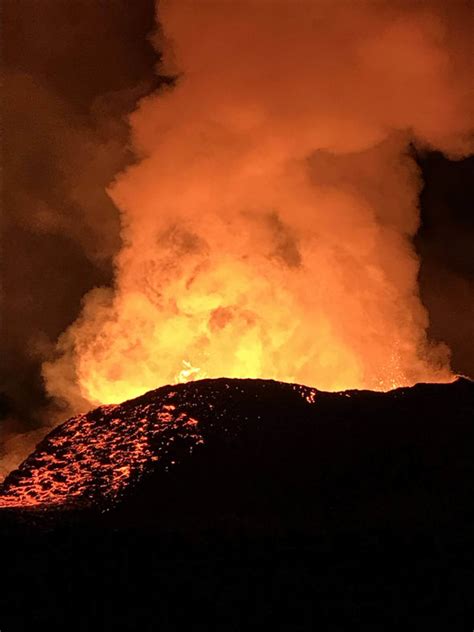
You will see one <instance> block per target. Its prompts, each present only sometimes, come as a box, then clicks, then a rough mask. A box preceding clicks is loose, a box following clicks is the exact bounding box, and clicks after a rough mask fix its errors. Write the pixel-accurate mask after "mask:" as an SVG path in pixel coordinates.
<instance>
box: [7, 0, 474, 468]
mask: <svg viewBox="0 0 474 632" xmlns="http://www.w3.org/2000/svg"><path fill="white" fill-rule="evenodd" d="M38 5H39V3H38ZM17 6H18V7H20V8H19V9H18V13H17V14H16V15H17V16H18V15H22V16H25V15H29V16H30V14H29V10H30V9H29V8H30V6H31V3H27V2H19V3H15V4H13V3H11V5H9V4H8V3H7V8H8V10H9V11H10V12H13V13H12V15H15V7H17ZM41 7H42V8H41V11H40V9H39V8H33V13H34V15H33V19H26V20H25V19H24V18H23V22H22V24H23V26H22V28H21V29H17V28H16V24H17V22H18V17H15V18H11V24H12V27H11V30H12V35H11V37H13V40H12V44H11V48H12V50H14V51H16V53H15V54H16V55H17V56H18V57H19V58H17V59H16V60H14V63H13V64H12V63H10V65H9V72H10V74H11V76H12V77H13V79H12V86H13V87H14V88H13V89H12V95H13V106H12V107H11V110H12V117H13V119H14V122H13V124H12V129H13V130H14V132H13V134H14V135H15V136H16V138H14V140H13V143H12V146H15V145H16V144H18V145H19V147H20V148H22V150H21V152H20V153H19V154H18V152H16V148H15V151H13V150H12V152H11V154H10V155H6V161H5V162H6V164H7V166H8V164H12V165H18V167H15V169H18V171H15V172H14V177H13V176H12V177H11V178H10V180H11V181H12V182H14V186H13V189H14V198H15V201H14V203H12V204H11V205H10V206H9V209H10V210H7V215H8V214H10V215H11V220H9V221H10V223H11V225H12V228H10V229H9V231H10V232H8V234H7V231H4V237H3V241H4V243H5V247H6V248H10V250H9V252H8V256H6V257H5V261H6V262H7V263H8V266H7V267H8V271H7V272H6V274H5V278H6V280H7V283H6V284H5V288H6V294H8V297H7V298H5V300H4V302H5V304H8V314H9V315H8V319H9V320H8V322H9V328H10V331H11V332H13V334H9V335H8V336H6V335H5V336H3V338H4V340H5V344H8V345H10V347H9V350H8V353H7V355H5V358H7V360H6V368H7V369H9V370H7V371H5V374H6V375H7V376H9V377H8V379H9V382H8V385H7V387H6V389H5V390H6V391H7V392H8V396H9V401H15V406H16V407H17V409H18V406H20V404H19V402H21V400H22V397H24V393H25V392H28V393H29V394H30V395H28V397H27V398H26V400H27V403H26V407H25V409H27V410H26V412H25V414H24V415H23V414H22V421H21V423H20V424H17V425H16V426H15V428H16V430H18V429H21V430H23V431H24V430H26V429H28V427H29V425H35V424H38V423H39V421H38V417H37V413H36V411H37V407H36V402H39V401H43V391H42V383H41V377H40V373H39V366H40V364H41V363H43V369H42V370H43V376H44V378H45V380H46V385H47V390H48V393H49V396H50V397H51V398H53V401H54V402H55V403H56V406H60V407H62V409H63V410H67V411H68V412H71V413H72V412H75V411H78V410H84V409H86V408H88V407H90V406H91V405H92V404H93V403H96V402H106V401H114V400H117V401H120V400H123V399H125V398H126V397H128V396H133V395H134V394H139V393H141V392H143V391H145V390H147V389H148V388H155V387H156V386H158V385H160V384H161V383H166V382H170V381H178V380H179V379H180V377H181V376H180V367H181V366H182V363H183V362H185V363H186V364H185V365H184V366H186V367H188V368H187V369H186V370H188V371H191V372H192V374H193V375H196V376H197V377H199V376H202V375H203V374H208V375H211V376H212V375H214V374H215V375H221V374H225V375H230V376H232V375H236V374H237V375H240V374H244V375H246V376H252V375H256V376H259V375H263V376H265V377H277V378H279V379H285V378H286V379H294V380H295V381H302V382H304V381H306V382H310V383H312V384H313V385H315V386H317V387H319V388H337V387H339V386H341V387H350V386H363V387H371V388H376V387H385V388H387V387H390V386H391V385H395V384H399V383H413V381H416V380H418V379H427V380H430V379H447V376H448V375H449V360H448V350H447V348H446V346H444V345H442V344H441V345H440V344H437V343H435V342H433V340H437V341H442V340H445V341H446V342H448V343H450V344H451V345H453V344H454V345H455V348H454V350H453V351H454V355H453V360H454V359H455V360H456V363H454V364H453V368H454V370H456V369H457V366H460V365H462V367H464V366H467V365H469V362H472V360H471V361H470V360H469V359H468V358H467V356H466V357H464V356H462V355H460V353H461V351H460V348H459V347H458V346H457V345H458V344H459V343H460V341H459V340H456V338H455V337H453V335H452V329H451V324H452V323H453V322H455V323H456V324H457V323H458V322H462V323H463V327H462V330H463V331H465V332H468V331H469V327H468V326H467V325H466V323H467V320H466V319H465V317H464V316H462V314H461V312H462V309H463V308H465V307H466V305H467V304H468V303H467V302H468V300H469V299H468V298H467V296H468V295H469V292H470V290H469V287H471V286H470V285H469V284H470V283H471V280H472V277H471V280H469V278H466V276H465V275H464V270H463V271H459V270H458V271H457V272H456V275H457V276H458V278H459V282H458V283H457V284H456V283H453V281H452V279H453V268H452V266H451V265H445V264H444V263H443V262H442V261H441V259H440V258H439V257H434V255H433V252H434V249H435V250H436V247H435V246H433V243H435V242H438V241H439V239H438V238H436V239H433V238H432V237H430V235H429V234H427V233H426V232H425V233H423V234H422V235H421V237H420V239H419V241H418V242H417V248H418V251H419V252H421V254H422V257H423V258H425V257H426V260H425V259H423V261H422V268H421V290H422V292H423V295H422V297H423V300H424V302H425V305H427V306H428V307H429V309H430V314H428V313H427V311H426V309H425V307H424V306H423V304H422V302H421V300H420V295H419V289H420V288H419V286H418V276H419V267H420V261H419V259H418V257H417V252H416V250H415V247H414V244H413V238H414V236H415V234H416V233H417V231H418V230H419V225H420V213H419V195H420V192H421V191H422V188H423V179H422V174H421V172H420V167H419V163H420V162H421V164H422V165H424V164H425V163H424V158H421V161H420V159H419V156H420V155H421V154H422V152H431V151H433V150H438V151H440V152H443V153H444V154H445V155H446V156H447V157H449V158H450V159H452V160H457V161H460V160H461V159H462V158H463V157H464V156H466V155H468V154H469V153H470V152H471V151H472V109H471V100H472V99H471V98H470V91H472V79H471V62H470V60H471V55H472V44H471V37H470V32H471V25H472V13H471V10H470V6H469V3H468V2H462V1H460V2H452V3H445V2H434V1H426V2H417V3H413V2H398V1H395V2H394V1H393V0H392V1H390V2H383V1H380V2H365V1H364V0H360V1H359V2H343V1H341V2H333V1H331V2H326V1H324V0H321V1H314V2H301V3H300V2H290V1H284V0H275V1H274V2H258V1H256V0H254V1H251V0H242V1H232V0H231V1H229V2H212V1H209V2H208V1H205V2H202V3H197V2H190V1H189V2H188V1H184V2H183V1H180V2H173V1H168V2H167V1H163V2H161V3H160V4H159V5H158V8H157V19H158V22H159V24H160V27H161V28H160V29H159V30H158V33H157V34H156V35H155V38H154V43H155V47H156V57H155V58H153V57H152V56H151V52H150V51H148V52H147V53H144V52H143V48H141V49H140V50H141V51H142V52H141V53H137V50H138V48H139V47H140V46H145V43H146V39H145V37H144V32H146V31H149V30H151V28H152V23H151V6H150V3H146V2H136V3H133V8H132V7H131V6H130V3H127V2H124V1H120V2H117V3H111V4H107V5H103V4H99V3H97V4H92V3H91V4H87V3H84V4H82V3H81V6H80V7H79V6H78V5H77V4H76V3H70V4H69V3H68V4H64V5H63V4H61V5H60V6H59V5H58V3H56V2H54V1H53V0H48V1H47V2H45V3H42V5H41ZM42 11H43V13H44V15H46V16H49V17H46V18H45V17H43V14H42ZM48 12H49V14H48ZM55 12H56V13H55ZM57 12H59V14H60V15H59V16H58V14H57ZM139 16H141V17H139ZM53 18H54V19H53ZM42 21H44V24H43V22H42ZM41 24H43V26H41ZM58 24H60V28H59V31H58V32H57V29H58V26H57V25H58ZM145 24H146V26H145ZM14 26H15V28H13V27H14ZM38 29H40V31H41V33H40V36H38ZM18 38H19V39H18ZM22 38H23V39H22ZM28 41H29V42H33V44H31V43H30V49H29V51H28V47H27V52H21V51H24V49H25V46H24V42H28ZM140 42H141V43H140ZM84 50H85V51H86V52H85V53H84V52H82V53H81V54H82V55H84V57H83V58H80V54H79V52H78V51H84ZM44 51H49V52H51V51H56V52H55V53H54V54H49V55H47V56H46V55H45V54H44ZM159 53H163V54H164V57H163V60H162V63H161V64H160V66H159V67H158V69H157V73H158V75H159V76H158V77H157V76H155V81H156V80H158V82H160V81H161V79H160V76H161V77H162V76H163V75H164V76H171V75H173V76H174V75H176V76H177V77H178V79H177V81H176V85H175V86H174V87H172V86H171V85H168V87H167V88H163V87H162V88H161V89H160V90H159V91H158V92H152V91H151V90H150V86H151V82H152V79H151V77H150V74H151V69H152V66H153V64H154V62H155V61H156V59H157V58H158V54H159ZM76 55H79V57H78V58H76ZM78 59H83V61H82V62H81V63H79V64H77V61H78ZM55 60H56V61H55ZM84 60H86V61H84ZM98 60H100V62H98ZM25 64H26V66H27V67H26V68H25ZM71 68H73V69H74V71H73V72H71ZM15 86H16V87H15ZM147 91H148V92H149V96H147V97H145V98H143V99H142V100H141V101H140V102H139V103H138V107H137V109H136V111H135V112H134V113H133V115H132V117H131V119H130V124H131V139H130V141H131V146H132V147H131V149H132V152H133V156H134V164H133V166H131V167H129V168H128V169H125V170H124V171H122V173H119V172H120V170H121V169H123V167H124V165H125V163H126V161H127V160H129V159H130V154H128V142H129V139H128V137H127V128H126V126H125V125H124V123H123V120H122V117H123V115H124V114H125V113H126V112H127V111H128V110H130V109H132V107H133V103H134V101H135V100H136V99H137V98H138V97H140V95H141V94H144V93H145V92H147ZM33 94H34V95H35V96H34V102H38V104H41V103H42V104H43V106H42V108H41V107H40V108H38V112H36V110H35V108H32V106H31V102H32V101H33V97H30V96H29V95H33ZM16 102H17V103H18V107H17V105H16ZM18 112H20V113H21V112H24V115H22V114H18ZM15 117H16V118H15ZM28 117H29V118H30V121H29V124H28V127H29V128H31V129H32V130H38V134H37V136H38V138H37V139H36V137H35V135H34V134H33V135H32V134H31V132H30V133H29V135H28V133H25V130H24V128H23V124H24V121H25V118H26V119H28ZM38 123H39V124H38ZM44 130H60V131H59V133H58V134H57V135H55V134H53V133H49V132H45V131H44ZM52 137H54V139H55V140H53V141H52ZM31 138H33V140H35V139H36V140H35V142H33V143H32V144H31V143H29V139H30V140H31ZM413 146H415V147H416V151H417V152H418V158H417V156H414V153H413ZM36 147H37V148H38V151H36ZM15 152H16V155H19V156H21V158H19V159H18V160H15V159H14V156H13V154H14V153H15ZM415 158H417V159H415ZM45 163H46V164H45ZM459 164H461V163H459ZM117 173H118V175H117V176H116V181H115V183H114V184H113V185H112V186H110V187H109V188H108V192H107V194H106V192H105V189H106V187H107V186H108V185H109V182H110V180H111V178H112V177H113V176H114V175H115V174H117ZM24 183H28V184H27V185H26V184H25V185H24ZM428 187H429V182H427V183H426V186H425V191H426V190H427V189H428ZM109 196H110V197H109ZM110 198H112V200H113V202H114V203H115V205H116V208H117V209H118V210H119V213H120V217H119V216H118V214H117V211H116V209H115V208H114V206H113V204H112V202H111V199H110ZM19 200H20V201H19ZM422 203H423V198H422ZM423 210H424V209H423V208H422V211H423ZM422 219H426V218H424V215H423V214H422ZM5 225H8V223H6V224H5ZM5 235H6V236H5ZM453 241H456V237H455V231H454V233H453ZM15 244H17V245H16V246H15ZM18 244H21V247H19V246H18ZM20 250H21V253H22V254H21V256H19V255H18V251H20ZM15 257H16V259H15ZM435 259H436V261H437V263H436V265H435V267H434V268H430V265H433V263H432V262H433V261H434V260H435ZM12 261H15V265H12V263H11V262H12ZM17 261H18V263H17ZM433 269H434V270H435V272H431V271H429V270H433ZM65 270H66V273H65ZM433 274H436V278H435V279H433ZM8 278H10V279H11V283H10V285H9V281H8ZM466 283H467V284H468V285H466ZM443 284H447V285H446V286H444V285H443ZM440 286H443V288H444V289H443V291H442V292H439V291H438V290H435V291H433V288H439V287H440ZM454 287H457V288H458V290H453V288H454ZM9 288H10V289H9ZM90 288H95V289H93V290H92V292H89V293H87V292H88V291H89V290H90ZM81 299H82V304H81ZM452 301H454V302H455V305H454V306H453V303H452ZM276 306H277V307H278V309H277V308H276ZM456 306H458V307H457V308H456ZM78 312H79V313H78ZM76 317H77V318H76ZM75 318H76V320H75V322H74V323H73V324H72V325H71V324H70V323H71V322H72V321H73V320H74V319H75ZM430 319H431V325H430ZM454 329H455V327H454ZM61 331H63V332H64V333H63V334H62V335H61V336H60V338H59V342H58V344H57V345H55V339H56V338H57V337H58V335H59V334H60V332H61ZM7 339H8V343H7V342H6V341H7ZM458 362H460V364H457V363H458ZM189 367H191V369H190V368H189ZM197 367H200V368H199V369H198V368H197ZM201 367H203V368H202V369H201ZM229 367H230V369H229ZM471 367H472V364H471ZM204 371H205V372H206V373H204ZM14 393H15V394H14ZM32 393H36V395H32ZM31 409H33V410H34V411H35V412H34V415H33V416H32V415H31V414H30V413H31ZM32 418H34V421H25V419H32ZM55 419H56V418H55V417H54V415H53V416H52V417H51V416H49V417H48V420H50V422H51V420H53V422H54V420H55ZM14 425H15V424H12V427H13V426H14ZM12 445H13V443H12ZM15 449H16V447H15ZM11 463H12V459H10V461H9V465H11Z"/></svg>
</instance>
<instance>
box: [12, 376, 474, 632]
mask: <svg viewBox="0 0 474 632" xmlns="http://www.w3.org/2000/svg"><path fill="white" fill-rule="evenodd" d="M473 412H474V385H473V383H472V382H469V381H467V380H462V379H460V380H457V381H456V382H455V383H453V384H445V385H436V384H429V385H428V384H420V385H418V386H415V387H413V388H404V389H398V390H395V391H392V392H390V393H385V394H384V393H371V392H355V391H353V392H346V393H322V392H319V391H315V390H314V389H310V388H305V387H300V386H294V385H289V384H280V383H277V382H270V381H261V380H226V379H221V380H204V381H201V382H195V383H190V384H186V385H181V386H174V387H165V388H161V389H158V390H156V391H153V392H150V393H147V394H145V395H143V396H142V397H139V398H138V399H135V400H133V401H130V402H125V403H124V404H122V405H120V406H103V407H101V408H98V409H97V410H94V411H92V412H90V413H88V414H87V415H83V416H80V417H77V418H74V419H71V420H69V421H67V422H66V423H65V424H63V425H62V426H59V427H58V428H56V429H55V430H54V431H53V432H52V433H51V434H50V435H49V436H48V437H46V438H45V440H44V441H43V442H42V443H41V444H40V445H39V446H38V447H37V449H36V450H35V451H34V453H33V454H32V455H31V456H30V457H29V458H28V459H27V460H26V461H25V462H24V463H23V464H22V466H21V467H20V468H19V469H18V470H17V471H16V472H13V473H11V474H10V475H9V476H8V478H7V479H6V480H5V483H4V485H3V487H2V490H1V503H2V504H3V507H4V508H3V509H2V510H0V539H1V541H2V544H3V547H2V570H3V575H2V579H3V580H4V586H5V588H4V590H3V592H2V598H1V607H0V627H1V629H2V630H8V631H9V632H13V631H15V630H21V631H23V630H30V629H37V628H40V629H42V628H43V627H44V628H45V629H48V630H55V629H61V630H84V631H85V630H90V629H95V628H97V629H100V630H105V631H109V630H110V631H113V632H117V631H118V630H130V631H133V632H136V631H137V630H138V631H140V632H145V631H148V630H149V631H150V632H156V630H160V632H161V631H165V632H168V631H169V632H172V631H176V630H181V629H186V630H189V629H191V630H198V631H199V630H201V631H202V632H207V631H208V630H224V631H227V630H229V631H231V630H232V631H236V630H238V631H240V630H248V629H254V628H258V629H260V628H261V629H263V628H265V627H271V628H273V629H275V630H287V631H288V632H297V631H298V630H299V631H308V632H309V631H313V630H334V631H336V630H338V631H339V630H380V629H391V628H392V627H395V626H396V627H397V629H402V630H404V629H407V628H408V629H412V628H417V629H418V628H420V629H427V630H438V629H443V630H464V629H469V630H470V629H472V624H473V621H474V616H473V615H474V613H473V611H472V592H473V585H474V559H473V558H474V536H473V526H474V525H473V522H474V521H473V492H474V472H473V458H472V454H473V447H474V414H473Z"/></svg>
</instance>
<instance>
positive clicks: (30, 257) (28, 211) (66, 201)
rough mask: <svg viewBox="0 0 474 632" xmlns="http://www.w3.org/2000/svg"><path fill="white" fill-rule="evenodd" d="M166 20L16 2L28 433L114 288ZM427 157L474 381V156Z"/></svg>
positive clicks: (459, 329) (12, 31)
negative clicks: (90, 305)
mask: <svg viewBox="0 0 474 632" xmlns="http://www.w3.org/2000/svg"><path fill="white" fill-rule="evenodd" d="M153 14H154V7H153V0H133V1H131V0H107V1H105V0H104V1H102V0H71V1H69V2H63V1H59V0H41V2H39V1H38V0H5V1H4V3H3V42H2V45H3V51H2V60H3V64H4V71H5V77H6V80H5V87H6V90H5V99H4V104H3V130H4V145H3V166H4V180H3V200H2V202H3V209H2V236H1V240H2V260H1V265H2V269H1V278H2V284H3V296H2V332H1V340H2V351H1V358H2V360H1V367H0V371H1V384H0V392H1V393H2V396H3V401H4V409H5V410H7V409H8V410H9V411H10V415H11V416H12V417H13V418H14V419H15V420H16V423H20V427H22V428H25V429H26V428H28V427H33V426H34V425H35V424H36V423H38V420H37V415H36V411H37V409H38V406H39V405H40V404H42V403H43V401H44V396H43V390H42V384H41V378H40V371H39V370H40V366H41V362H42V361H43V359H44V358H45V357H46V356H47V355H48V353H49V352H50V350H51V348H52V344H53V343H54V341H55V340H56V338H57V336H58V335H59V334H60V333H61V332H62V331H64V329H65V328H66V327H67V325H68V324H69V323H71V322H72V321H73V320H74V319H75V317H76V316H77V314H78V311H79V307H80V301H81V297H82V296H83V295H84V293H85V292H86V291H87V290H88V289H90V288H91V287H93V286H95V285H98V284H104V283H108V282H110V281H111V278H112V265H111V261H112V257H113V255H114V253H115V252H116V250H117V248H118V245H119V222H118V215H117V212H116V210H115V208H114V207H113V205H112V204H111V202H110V200H109V199H108V197H107V196H106V195H105V192H104V188H105V187H106V186H107V184H108V183H109V182H110V180H111V179H112V178H113V176H114V174H115V173H117V172H118V171H119V170H120V169H121V168H123V167H124V165H125V164H127V162H128V161H130V160H131V155H130V154H129V152H128V147H127V127H126V124H125V122H124V117H125V115H126V114H127V113H128V112H130V111H131V110H133V107H134V104H135V102H136V100H137V98H139V97H140V96H141V95H143V94H146V93H147V92H149V91H150V90H152V89H153V88H155V87H157V86H158V85H159V83H160V80H159V78H158V77H157V76H156V75H155V73H154V64H156V62H157V56H156V53H155V51H154V50H153V49H152V47H151V45H150V44H149V42H148V41H147V34H149V33H150V31H151V30H152V29H153V24H154V16H153ZM417 159H418V161H419V164H420V166H421V167H422V170H423V177H424V181H425V187H424V190H423V193H422V196H421V216H422V227H421V229H420V231H419V234H418V236H417V239H416V246H417V249H418V252H419V253H420V255H421V261H422V266H421V271H420V285H421V292H422V299H423V302H424V303H425V305H426V306H427V308H428V310H429V313H430V318H431V330H430V333H431V336H432V337H433V338H434V339H438V340H444V341H445V342H446V343H447V344H448V345H449V346H450V347H451V349H452V365H453V368H454V370H455V371H456V372H460V373H464V374H467V375H470V376H472V377H474V317H473V316H474V291H473V289H474V218H473V214H472V200H473V186H474V184H473V183H474V178H473V176H474V159H467V160H463V161H460V162H450V161H448V160H446V159H445V158H444V157H443V156H441V155H440V154H436V153H434V154H423V155H421V154H418V156H417ZM18 420H20V421H19V422H18Z"/></svg>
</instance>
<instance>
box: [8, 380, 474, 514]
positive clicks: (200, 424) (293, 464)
mask: <svg viewBox="0 0 474 632" xmlns="http://www.w3.org/2000/svg"><path fill="white" fill-rule="evenodd" d="M473 415H474V383H473V382H471V381H469V380H464V379H458V380H457V381H455V382H454V383H452V384H444V385H443V384H420V385H417V386H415V387H411V388H403V389H398V390H394V391H391V392H389V393H377V392H367V391H365V392H364V391H345V392H341V393H326V392H323V391H316V390H315V389H312V388H309V387H305V386H298V385H292V384H286V383H281V382H273V381H268V380H228V379H224V378H222V379H218V380H211V379H206V380H200V381H195V382H189V383H186V384H180V385H177V386H166V387H162V388H159V389H157V390H154V391H150V392H149V393H146V394H144V395H142V396H141V397H139V398H137V399H135V400H131V401H128V402H125V403H123V404H121V405H117V406H101V407H99V408H97V409H95V410H93V411H91V412H89V413H87V414H85V415H79V416H77V417H74V418H72V419H70V420H69V421H67V422H65V423H64V424H62V425H61V426H59V427H58V428H56V429H55V430H53V431H52V432H51V433H50V434H49V435H48V436H47V437H46V438H45V439H44V440H43V441H42V442H41V443H40V444H39V445H38V446H37V448H36V450H34V451H33V453H32V454H31V455H30V456H29V457H28V458H27V459H26V460H25V461H24V462H23V464H22V465H21V466H20V467H19V469H17V470H15V471H13V472H11V473H10V474H9V475H8V476H7V478H6V479H5V481H4V483H3V485H2V486H0V507H4V508H13V509H15V510H16V509H20V510H28V509H29V510H33V509H34V510H36V509H41V510H46V511H47V512H48V510H54V509H61V510H64V509H79V510H81V509H84V508H89V509H91V510H96V509H98V510H100V511H104V510H108V509H117V510H118V509H120V507H123V506H124V503H125V506H126V503H127V502H132V504H133V503H135V502H137V503H142V504H141V505H140V506H141V507H142V509H140V512H141V515H142V517H144V519H146V520H148V519H150V517H153V516H154V515H155V516H157V518H156V519H157V520H158V521H159V522H160V523H163V521H164V520H172V521H173V520H174V521H177V522H178V523H179V522H180V521H181V519H183V520H185V519H184V518H183V512H184V513H186V511H188V512H191V513H192V511H193V510H194V514H193V518H192V520H191V523H192V522H193V521H196V520H198V521H199V520H201V521H206V520H208V521H209V520H210V521H211V522H212V516H215V515H216V512H217V513H219V512H220V513H223V514H225V513H226V512H229V515H232V516H235V515H240V514H242V516H245V515H247V516H248V517H249V516H250V515H252V516H253V515H255V514H259V513H260V512H262V511H263V512H270V514H271V515H274V513H275V511H276V512H277V514H278V515H279V516H280V518H278V520H277V522H279V521H280V520H290V519H293V518H294V519H297V520H299V519H300V518H297V515H299V512H301V511H303V513H305V512H306V513H308V512H309V513H311V512H313V513H317V512H318V511H319V512H320V511H323V510H324V507H326V506H327V504H328V503H329V506H330V507H333V506H334V503H336V502H337V499H338V498H339V499H340V498H341V497H344V498H346V500H345V501H344V503H346V505H347V506H350V507H352V506H353V505H354V503H355V501H356V500H357V502H356V503H355V505H357V506H359V507H360V508H361V511H366V510H367V506H368V505H371V503H374V509H371V510H370V511H379V509H377V508H380V506H381V505H380V502H381V500H380V499H381V498H382V497H383V493H384V492H382V491H381V490H382V489H384V486H385V489H386V493H387V498H388V499H390V498H397V499H398V500H397V503H398V502H401V501H400V498H404V500H403V502H406V503H407V504H408V506H411V505H410V503H412V501H413V494H414V493H415V490H418V491H417V492H416V493H417V494H419V496H420V498H421V499H423V502H426V503H428V505H429V506H430V507H431V509H430V511H432V508H433V507H434V506H436V507H437V506H438V505H439V507H440V510H441V511H444V509H443V507H444V505H443V503H444V501H443V503H442V502H441V501H440V500H439V497H440V495H441V496H443V497H444V495H447V496H449V498H451V499H452V498H455V497H456V495H459V494H461V495H462V494H465V493H468V494H470V493H471V491H470V490H471V487H472V484H474V480H473V473H472V467H471V461H472V459H471V453H472V448H473V445H474V425H473V423H472V419H473ZM381 494H382V496H381ZM127 499H128V500H127ZM387 502H388V501H387ZM390 502H391V501H390ZM449 502H451V500H450V501H449ZM463 502H464V501H463ZM291 503H295V507H291V508H290V506H289V505H291ZM461 504H462V503H461ZM346 505H345V506H346ZM397 506H398V505H397V504H395V505H394V507H395V508H396V507H397ZM285 507H286V509H285ZM364 507H365V509H364ZM136 511H138V509H137V510H135V509H133V510H132V509H128V510H126V511H125V513H126V514H127V515H129V517H130V519H132V520H134V519H135V517H136V519H137V520H138V519H139V518H138V515H137V516H136ZM390 511H391V509H390ZM397 511H398V510H397ZM410 511H412V509H410V510H409V513H410ZM417 511H418V509H417ZM423 511H425V510H424V509H423ZM382 513H383V512H382ZM319 515H320V514H319ZM430 515H431V514H430ZM180 516H181V517H180ZM320 517H321V516H320ZM249 519H250V518H249ZM252 519H253V518H252ZM319 519H320V518H318V520H319ZM187 520H188V522H189V520H190V519H189V516H188V519H187ZM257 522H258V520H257Z"/></svg>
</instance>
